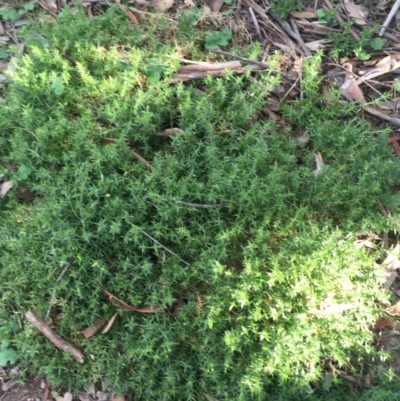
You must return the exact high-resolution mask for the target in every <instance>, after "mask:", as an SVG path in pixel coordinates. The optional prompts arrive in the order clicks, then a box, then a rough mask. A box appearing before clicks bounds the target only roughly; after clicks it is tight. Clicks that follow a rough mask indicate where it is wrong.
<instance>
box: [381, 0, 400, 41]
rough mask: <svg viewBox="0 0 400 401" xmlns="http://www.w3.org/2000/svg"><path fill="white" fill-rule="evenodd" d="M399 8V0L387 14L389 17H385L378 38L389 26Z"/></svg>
mask: <svg viewBox="0 0 400 401" xmlns="http://www.w3.org/2000/svg"><path fill="white" fill-rule="evenodd" d="M399 8H400V0H397V1H396V3H394V4H393V7H392V9H391V10H390V12H389V15H388V16H387V18H386V20H385V22H384V23H383V25H382V28H381V30H380V31H379V36H382V35H383V34H384V33H385V31H386V29H387V27H388V26H389V25H390V23H391V22H392V19H393V17H394V16H395V15H396V13H397V10H398V9H399Z"/></svg>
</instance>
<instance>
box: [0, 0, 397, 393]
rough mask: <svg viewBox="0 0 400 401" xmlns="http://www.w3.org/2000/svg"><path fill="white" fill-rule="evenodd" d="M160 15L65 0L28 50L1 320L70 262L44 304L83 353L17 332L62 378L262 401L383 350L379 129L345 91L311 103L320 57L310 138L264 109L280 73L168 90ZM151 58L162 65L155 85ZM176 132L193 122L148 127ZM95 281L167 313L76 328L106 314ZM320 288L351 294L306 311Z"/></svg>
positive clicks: (0, 255) (32, 33) (18, 88)
mask: <svg viewBox="0 0 400 401" xmlns="http://www.w3.org/2000/svg"><path fill="white" fill-rule="evenodd" d="M158 29H162V27H161V28H160V26H158V25H157V26H154V27H152V26H151V25H150V24H149V26H148V27H147V28H146V29H145V28H143V30H141V28H138V27H136V26H131V25H129V21H128V20H127V19H126V18H125V16H124V15H121V13H120V12H119V11H118V9H117V8H115V7H111V8H110V10H109V11H108V12H107V13H106V14H104V15H99V16H97V17H96V18H93V19H92V20H88V19H87V18H86V17H85V16H84V14H83V13H82V12H81V11H76V12H71V11H69V10H68V9H65V10H64V11H63V12H62V13H61V14H60V17H59V19H58V22H57V24H55V25H50V24H49V23H45V24H44V26H42V27H33V28H31V29H30V30H29V31H26V32H25V38H24V40H25V43H27V44H28V46H29V52H28V55H25V56H24V57H22V59H21V60H20V61H19V63H18V65H17V68H16V72H15V73H14V75H13V77H12V79H10V83H9V85H8V88H7V93H6V96H7V102H6V103H5V104H3V107H2V108H1V109H0V130H1V133H2V135H1V137H0V145H1V146H0V149H1V150H0V152H1V156H2V157H1V159H0V160H1V167H2V168H3V170H6V169H7V168H8V167H9V166H10V165H13V166H18V167H19V169H16V168H14V169H10V170H9V171H8V172H7V177H6V178H7V179H11V180H14V182H15V183H16V185H15V186H14V188H13V189H12V190H11V191H10V192H9V193H8V194H7V196H6V197H5V198H4V199H0V213H1V220H0V236H1V238H2V241H1V242H0V266H1V269H0V283H1V284H0V288H1V295H0V296H1V300H2V303H3V304H4V305H5V302H6V301H7V305H9V306H7V307H3V308H2V309H0V318H1V319H3V320H7V321H9V320H10V319H11V316H12V310H11V307H12V308H13V309H14V310H16V311H18V313H21V314H22V313H24V312H25V311H26V310H28V309H31V310H33V311H35V312H36V313H38V314H39V315H40V316H44V315H45V313H46V310H47V308H48V306H49V302H50V299H51V294H52V292H53V289H54V288H55V286H56V284H55V282H56V279H57V277H58V276H59V275H60V273H61V271H62V269H63V267H64V266H65V265H66V263H68V262H70V267H69V270H68V271H67V273H66V274H65V276H64V278H63V280H62V281H61V282H60V283H59V284H58V285H57V295H56V304H55V305H54V306H53V309H52V317H54V316H56V315H57V314H58V313H62V316H63V317H62V319H61V320H60V321H59V322H57V323H54V325H55V329H56V331H57V332H58V333H59V334H60V335H61V336H63V337H65V338H66V339H67V340H68V341H71V342H72V343H74V344H76V346H78V347H79V348H80V349H82V350H83V352H84V354H85V363H84V364H83V365H79V366H78V364H77V363H76V362H74V361H73V360H72V358H71V357H70V356H68V355H65V354H62V353H61V352H58V351H55V350H54V347H53V345H51V344H50V343H49V342H48V341H46V340H45V339H44V338H43V337H42V336H41V335H40V334H39V333H38V332H37V331H36V330H35V329H33V328H32V327H30V326H29V325H25V326H24V329H23V330H22V331H20V332H18V333H17V334H15V336H14V337H13V338H14V342H13V346H15V347H16V348H17V349H18V351H19V355H20V356H21V359H22V360H23V361H28V362H29V363H30V364H31V366H32V367H33V368H34V369H36V370H39V371H41V372H42V373H44V374H46V375H47V376H48V377H49V380H51V382H52V383H53V384H54V385H58V384H59V385H67V386H68V385H70V384H71V383H74V384H75V385H76V386H77V387H79V386H85V385H87V383H88V382H89V381H96V380H99V379H101V378H104V379H105V381H106V383H107V385H108V386H109V387H115V388H117V389H119V390H121V391H125V390H127V391H129V392H130V393H131V394H132V399H133V397H136V399H138V400H149V401H151V400H159V399H160V397H164V399H166V400H173V401H179V400H185V401H188V400H199V399H202V397H203V395H202V394H204V393H206V394H210V395H212V396H213V397H215V398H217V399H219V400H220V401H222V400H250V399H255V400H266V399H268V394H270V389H271V388H275V389H276V388H277V386H278V385H281V384H285V387H286V388H289V389H290V392H292V393H293V394H297V395H298V394H302V393H304V394H305V397H306V396H307V394H308V393H309V391H310V388H309V382H310V381H312V380H318V379H319V378H320V377H321V373H322V370H323V363H324V361H325V360H327V359H330V360H332V361H334V363H335V364H337V366H338V367H341V366H342V367H343V366H344V367H347V368H349V366H350V364H349V361H350V358H351V357H353V356H357V357H360V358H361V357H364V356H366V355H368V356H369V358H371V360H372V361H375V362H376V361H377V360H378V359H377V358H378V355H377V353H376V351H375V350H374V348H373V346H372V342H371V341H372V334H371V333H370V332H369V330H368V327H369V326H370V325H371V324H372V323H373V322H374V321H375V319H376V317H377V316H378V315H379V313H380V310H381V307H382V305H383V304H385V302H387V295H386V293H385V292H384V291H383V290H382V289H381V284H382V281H383V279H384V278H383V277H382V272H381V271H380V270H379V269H377V268H376V267H375V265H374V262H375V259H376V257H377V254H374V253H370V254H367V253H366V252H364V251H363V250H357V249H356V248H355V247H354V246H353V244H352V243H353V241H354V236H353V235H352V232H353V231H355V230H360V229H365V230H380V229H383V228H388V227H391V226H392V223H391V221H390V220H388V219H387V218H386V217H384V216H382V214H381V212H380V210H379V206H378V205H377V202H376V198H377V197H379V198H380V200H381V201H382V202H383V203H384V204H386V205H387V206H389V208H391V209H392V210H396V207H397V206H398V204H397V202H398V201H397V200H396V196H395V195H394V194H392V192H391V188H392V186H393V185H394V184H397V181H396V177H398V173H399V166H398V162H397V160H396V159H395V158H394V156H393V154H392V153H393V152H392V150H391V149H390V147H389V146H388V145H387V138H386V133H385V132H381V131H380V132H377V131H373V130H372V129H371V127H370V126H369V125H368V124H367V123H366V122H365V121H363V120H362V119H361V118H360V117H358V116H357V115H355V114H354V110H353V107H352V106H347V107H343V106H342V105H341V104H340V103H339V102H337V99H336V100H335V98H334V99H333V100H332V103H331V104H330V106H329V107H327V106H326V105H324V104H320V97H319V95H318V83H319V82H318V79H317V76H316V74H317V69H318V58H314V59H313V60H312V61H311V62H310V63H309V64H308V65H306V70H305V78H304V81H303V83H302V85H303V88H304V91H305V98H304V100H302V101H299V102H298V103H295V104H294V105H292V106H290V107H288V108H287V109H286V110H285V115H286V118H287V119H291V121H292V123H293V124H296V125H302V126H304V127H305V128H306V129H307V130H308V131H309V132H310V135H311V143H310V144H309V145H307V146H299V145H298V144H297V141H296V140H295V139H293V138H292V137H291V136H290V135H289V134H288V133H284V132H281V131H282V130H280V129H278V127H277V126H275V124H274V123H273V122H271V121H269V120H262V119H261V120H256V119H255V117H254V116H255V113H256V112H258V111H260V110H261V109H262V108H263V107H264V104H265V95H266V94H267V93H268V92H271V91H272V90H273V88H274V86H275V85H276V84H277V82H278V81H279V77H276V76H274V75H273V74H270V73H261V74H259V75H257V76H256V79H253V80H249V79H248V77H247V76H234V75H232V74H229V73H228V74H227V75H226V76H225V77H224V78H217V79H216V78H209V79H206V80H205V81H204V82H202V85H203V86H201V89H202V90H199V88H198V83H192V84H189V85H184V84H176V85H170V84H169V83H168V79H169V77H170V76H171V74H172V73H173V72H174V71H175V69H176V62H175V61H171V58H168V57H166V56H167V55H173V54H174V48H173V47H172V45H167V44H161V43H160V42H159V41H158V39H157V37H158V36H157V30H158ZM154 59H156V60H157V65H161V66H162V71H159V73H160V75H159V76H158V75H157V80H149V79H147V78H146V75H148V73H149V70H148V68H149V65H151V64H152V61H151V60H154ZM272 62H273V61H271V63H272ZM152 65H154V64H152ZM58 78H61V79H62V87H63V90H62V93H60V91H58V93H57V92H56V91H55V88H54V82H55V80H56V79H58ZM59 82H60V81H59ZM58 86H59V85H58ZM172 127H179V128H180V129H181V130H183V131H184V132H185V134H178V135H175V136H173V137H171V138H168V137H159V136H155V135H154V133H156V132H160V131H163V130H164V129H166V128H172ZM107 138H112V139H113V140H114V141H110V140H109V139H107ZM132 150H134V151H135V152H137V153H138V154H140V155H141V156H142V157H143V158H145V159H146V160H148V161H149V162H150V163H151V164H152V166H153V169H152V170H148V169H147V168H146V165H145V164H144V163H142V162H140V161H137V160H136V159H133V158H132ZM317 152H321V154H322V155H323V157H324V161H325V166H324V169H323V174H322V175H320V176H319V177H315V176H314V175H313V174H312V171H313V170H314V169H315V160H314V158H315V153H317ZM22 167H23V168H22ZM21 171H22V172H21ZM22 173H24V174H23V177H22V176H21V175H22ZM22 179H23V181H21V180H22ZM18 186H29V188H30V189H31V190H35V191H36V193H37V197H36V199H35V200H34V202H33V203H32V204H29V203H27V202H20V201H17V199H16V196H15V194H16V191H17V189H18ZM178 201H180V202H191V203H200V204H207V205H214V204H219V203H225V204H226V206H225V207H223V208H208V209H198V208H194V207H190V206H186V205H182V204H179V203H178ZM143 231H144V232H145V233H147V234H148V235H150V236H152V237H153V238H155V239H156V240H157V241H159V242H160V243H161V244H163V245H164V246H165V247H167V248H168V249H170V250H171V251H173V252H174V253H176V254H177V255H179V257H177V256H173V255H171V254H170V253H168V252H167V251H165V249H163V248H162V247H161V246H159V245H158V244H157V243H155V242H154V241H153V240H151V239H150V238H149V237H148V236H146V235H145V234H144V233H143ZM182 260H184V261H186V262H187V263H188V264H189V265H190V266H188V265H187V264H185V263H184V262H183V261H182ZM99 286H101V287H103V288H106V289H107V290H108V291H110V292H111V293H113V294H114V295H115V296H117V297H119V298H121V299H123V300H124V301H125V302H126V303H128V304H130V305H132V306H135V307H142V306H146V305H155V304H159V305H161V308H162V310H163V313H160V314H140V313H136V312H126V311H121V312H120V315H119V316H118V318H117V320H116V322H115V324H114V326H113V327H112V329H111V331H110V332H109V333H107V334H106V335H100V334H98V335H96V336H94V337H92V338H90V339H87V340H85V339H84V338H83V336H82V335H81V334H80V331H81V330H82V329H83V328H85V327H87V326H90V325H91V324H93V323H94V322H95V321H96V319H97V318H98V317H99V316H102V315H104V316H106V317H107V318H110V317H111V316H112V315H113V314H114V313H115V307H114V306H113V305H112V303H111V302H110V301H109V300H108V298H107V296H106V295H105V294H104V293H103V292H102V291H101V289H100V288H99ZM327 294H329V296H330V297H333V298H334V300H335V302H337V303H346V304H353V305H354V308H353V309H351V310H349V311H346V312H344V313H342V314H339V315H328V316H324V315H322V316H318V314H317V315H315V314H313V313H310V310H312V309H318V308H319V305H320V304H321V302H322V301H323V299H324V297H325V296H326V295H327ZM180 299H181V300H182V301H183V305H182V307H181V309H180V310H179V312H178V313H177V314H176V316H174V315H173V313H171V309H173V307H174V304H175V303H176V302H177V301H178V300H180ZM0 340H1V338H0ZM55 353H56V355H57V357H56V358H55V357H54V356H55ZM91 355H92V356H93V358H91ZM373 358H375V359H373ZM287 391H289V390H287ZM282 394H283V392H281V395H282ZM288 394H289V393H288ZM296 397H297V396H296ZM316 397H317V396H316ZM275 399H277V398H275ZM287 399H288V398H287ZM293 399H295V398H293ZM297 399H301V398H297ZM308 399H310V398H308Z"/></svg>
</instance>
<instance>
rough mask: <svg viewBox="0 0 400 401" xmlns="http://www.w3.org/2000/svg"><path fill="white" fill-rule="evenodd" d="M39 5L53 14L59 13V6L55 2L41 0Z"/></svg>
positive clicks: (52, 0)
mask: <svg viewBox="0 0 400 401" xmlns="http://www.w3.org/2000/svg"><path fill="white" fill-rule="evenodd" d="M39 3H40V4H41V5H42V6H43V7H44V8H45V9H46V10H49V11H51V12H53V13H56V12H57V4H56V2H55V1H54V0H40V1H39Z"/></svg>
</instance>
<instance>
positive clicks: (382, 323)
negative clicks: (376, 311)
mask: <svg viewBox="0 0 400 401" xmlns="http://www.w3.org/2000/svg"><path fill="white" fill-rule="evenodd" d="M393 326H394V323H393V322H392V321H390V320H389V319H385V318H380V319H378V320H377V321H376V323H375V326H374V329H375V330H378V329H381V328H382V327H393Z"/></svg>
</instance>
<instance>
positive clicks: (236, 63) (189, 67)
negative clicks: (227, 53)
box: [177, 61, 242, 74]
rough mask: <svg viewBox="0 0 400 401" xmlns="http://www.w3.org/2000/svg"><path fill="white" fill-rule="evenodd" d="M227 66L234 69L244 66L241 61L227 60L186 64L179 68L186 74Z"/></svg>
mask: <svg viewBox="0 0 400 401" xmlns="http://www.w3.org/2000/svg"><path fill="white" fill-rule="evenodd" d="M226 68H230V69H232V70H234V69H237V68H242V65H241V64H240V62H239V61H226V62H224V63H201V64H192V65H185V66H183V67H180V68H178V71H177V73H178V74H185V73H188V72H193V71H220V70H224V69H226Z"/></svg>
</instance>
